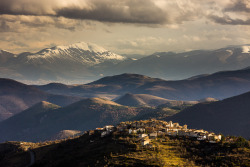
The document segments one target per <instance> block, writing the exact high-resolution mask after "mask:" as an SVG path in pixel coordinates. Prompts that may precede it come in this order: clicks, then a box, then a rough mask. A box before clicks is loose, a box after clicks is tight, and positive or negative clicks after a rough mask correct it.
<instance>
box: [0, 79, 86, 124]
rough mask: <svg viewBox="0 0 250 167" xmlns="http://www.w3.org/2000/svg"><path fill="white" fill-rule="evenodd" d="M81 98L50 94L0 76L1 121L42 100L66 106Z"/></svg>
mask: <svg viewBox="0 0 250 167" xmlns="http://www.w3.org/2000/svg"><path fill="white" fill-rule="evenodd" d="M81 99H83V98H81V97H71V96H66V95H54V94H49V93H46V92H44V91H41V90H39V89H37V88H36V87H33V86H30V85H26V84H23V83H20V82H17V81H14V80H11V79H5V78H0V121H1V120H4V119H7V118H9V117H11V116H13V115H15V114H17V113H19V112H21V111H23V110H25V109H27V108H29V107H31V106H32V105H34V104H36V103H38V102H41V101H49V102H52V103H55V104H57V105H60V106H66V105H69V104H71V103H74V102H76V101H79V100H81Z"/></svg>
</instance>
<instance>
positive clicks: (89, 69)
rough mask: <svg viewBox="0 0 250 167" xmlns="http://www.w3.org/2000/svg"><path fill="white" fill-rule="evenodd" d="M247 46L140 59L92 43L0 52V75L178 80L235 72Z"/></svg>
mask: <svg viewBox="0 0 250 167" xmlns="http://www.w3.org/2000/svg"><path fill="white" fill-rule="evenodd" d="M249 48H250V45H240V46H229V47H225V48H221V49H217V50H195V51H189V52H183V53H174V52H159V53H154V54H152V55H149V56H145V57H143V58H139V59H134V58H131V56H128V57H126V56H121V55H118V54H115V53H112V52H110V51H108V50H106V49H104V48H103V47H101V46H98V45H96V44H92V43H85V42H79V43H75V44H71V45H67V46H55V47H52V48H46V49H42V50H41V51H39V52H37V53H30V52H24V53H20V54H13V53H10V52H7V51H4V50H1V51H0V60H1V62H0V69H1V70H0V76H1V77H6V78H12V79H18V80H25V81H26V82H28V81H33V82H34V81H37V80H40V81H47V82H48V81H57V82H62V81H63V82H67V83H68V82H70V83H80V82H85V83H86V82H87V81H93V80H96V79H98V78H100V77H101V76H108V75H117V74H121V73H138V74H142V75H147V76H150V77H157V78H163V79H167V80H177V79H178V80H179V79H185V78H190V77H192V76H196V75H201V74H211V73H214V72H217V71H225V70H237V69H242V68H246V67H248V66H249V64H250V52H249V50H250V49H249Z"/></svg>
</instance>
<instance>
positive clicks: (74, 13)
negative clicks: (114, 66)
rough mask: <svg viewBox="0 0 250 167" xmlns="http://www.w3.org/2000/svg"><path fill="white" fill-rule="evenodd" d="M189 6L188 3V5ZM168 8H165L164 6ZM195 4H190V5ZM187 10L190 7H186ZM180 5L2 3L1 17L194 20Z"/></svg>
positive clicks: (124, 0) (141, 1)
mask: <svg viewBox="0 0 250 167" xmlns="http://www.w3.org/2000/svg"><path fill="white" fill-rule="evenodd" d="M187 4H188V3H187ZM164 5H166V6H164ZM191 5H193V4H191V3H190V6H191ZM185 8H186V9H188V8H189V7H188V6H185ZM186 9H184V8H183V6H182V7H180V6H179V3H177V2H175V1H173V2H171V1H166V3H165V4H164V3H163V6H161V5H159V2H158V4H157V3H156V2H155V1H154V0H115V1H114V0H72V1H68V0H67V1H66V0H61V1H60V0H43V1H36V0H18V1H17V0H1V1H0V14H1V15H4V14H5V15H30V16H51V17H65V18H70V19H77V20H94V21H100V22H108V23H136V24H148V25H150V24H151V25H152V24H158V25H163V24H175V23H177V24H180V23H182V22H183V21H189V20H193V18H194V16H196V15H197V11H193V8H191V9H192V10H189V11H188V12H186V11H184V10H186Z"/></svg>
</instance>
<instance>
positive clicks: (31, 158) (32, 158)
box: [27, 149, 35, 167]
mask: <svg viewBox="0 0 250 167" xmlns="http://www.w3.org/2000/svg"><path fill="white" fill-rule="evenodd" d="M28 151H29V153H30V163H29V165H27V167H30V166H32V165H34V163H35V153H34V152H33V151H32V150H30V149H29V150H28Z"/></svg>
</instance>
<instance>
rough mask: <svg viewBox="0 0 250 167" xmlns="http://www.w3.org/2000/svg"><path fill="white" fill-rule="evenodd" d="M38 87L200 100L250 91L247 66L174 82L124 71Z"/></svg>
mask: <svg viewBox="0 0 250 167" xmlns="http://www.w3.org/2000/svg"><path fill="white" fill-rule="evenodd" d="M37 88H39V89H41V90H43V91H46V92H49V93H55V94H64V95H65V94H67V95H78V96H83V97H93V96H94V97H109V98H110V99H112V98H113V99H114V98H118V97H119V96H123V95H124V94H126V93H132V94H149V95H154V96H158V97H161V98H166V99H170V100H179V101H182V100H184V101H199V100H200V99H204V98H207V97H211V98H215V99H224V98H228V97H231V96H235V95H239V94H242V93H245V92H248V91H249V90H250V69H249V68H246V69H242V70H236V71H223V72H217V73H214V74H210V75H202V76H196V77H192V78H189V79H184V80H177V81H166V80H163V79H159V78H151V77H148V76H144V75H139V74H128V73H125V74H121V75H115V76H109V77H104V78H101V79H99V80H97V81H94V82H91V83H89V84H84V85H64V84H58V83H52V84H48V85H42V86H37Z"/></svg>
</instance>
